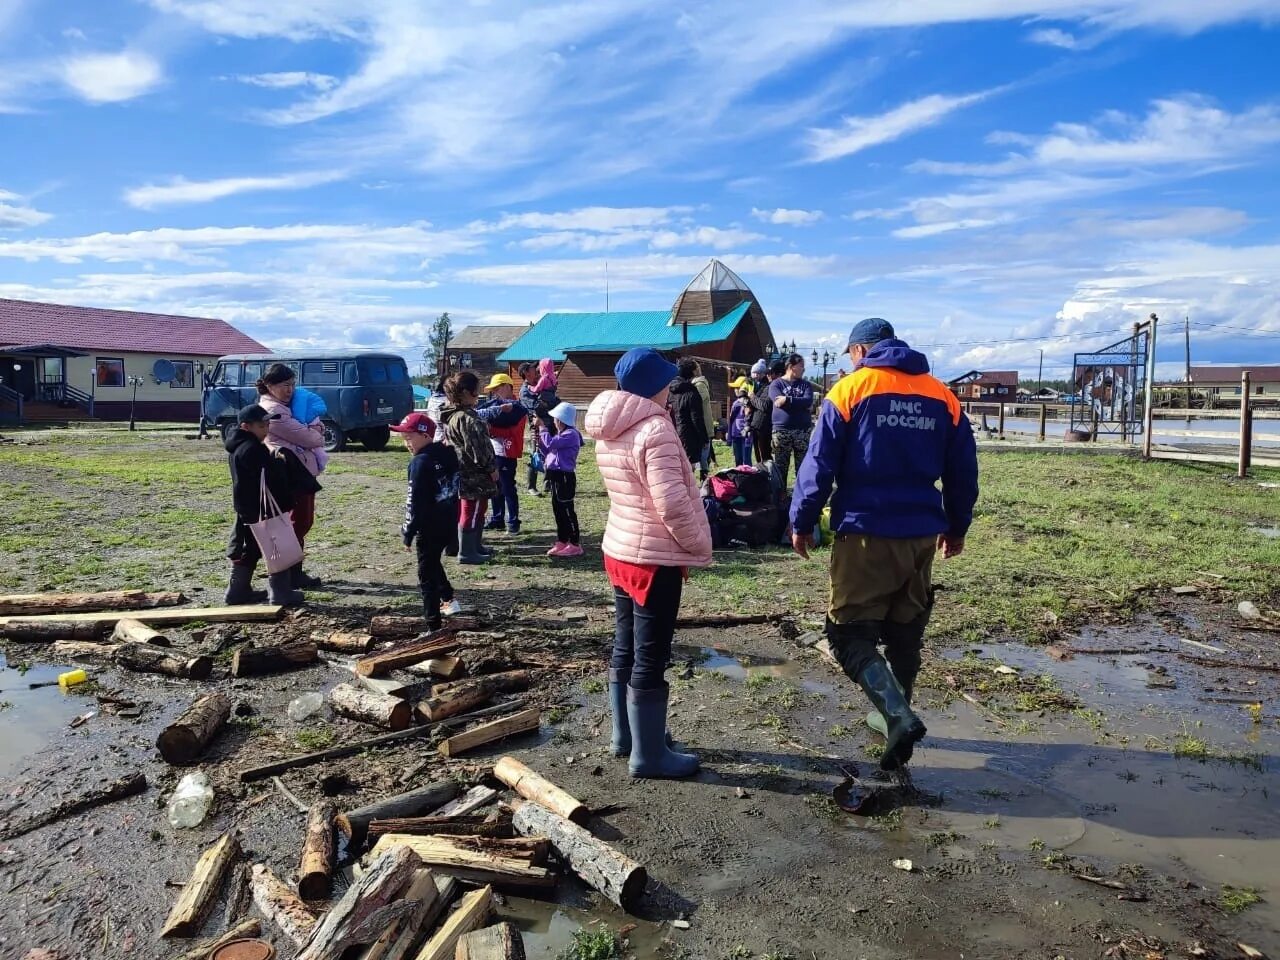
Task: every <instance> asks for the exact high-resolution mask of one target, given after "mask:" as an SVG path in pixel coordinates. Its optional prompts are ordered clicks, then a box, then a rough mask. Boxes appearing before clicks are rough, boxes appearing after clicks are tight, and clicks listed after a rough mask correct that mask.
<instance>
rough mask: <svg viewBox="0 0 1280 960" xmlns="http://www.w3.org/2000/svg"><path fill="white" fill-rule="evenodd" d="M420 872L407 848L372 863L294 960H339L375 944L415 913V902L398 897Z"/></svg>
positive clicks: (331, 910)
mask: <svg viewBox="0 0 1280 960" xmlns="http://www.w3.org/2000/svg"><path fill="white" fill-rule="evenodd" d="M421 869H422V862H421V861H420V860H419V859H418V857H417V854H415V853H414V852H413V851H412V850H410V849H408V848H406V847H397V848H396V849H394V850H389V851H388V852H387V853H386V854H385V855H384V856H381V857H379V858H378V859H376V860H374V861H373V863H371V864H370V865H369V869H368V870H366V871H365V872H364V875H363V876H362V877H360V879H359V880H357V881H356V882H355V883H353V884H351V886H350V887H348V888H347V892H346V893H344V894H343V895H342V899H340V900H339V901H338V902H337V903H335V904H334V905H333V906H332V907H331V908H330V909H329V912H328V913H326V914H325V915H324V919H323V920H321V921H320V922H319V923H318V924H317V925H316V928H315V929H314V930H312V931H311V936H310V937H308V938H307V942H306V943H305V944H303V946H302V949H301V950H299V951H298V955H297V958H296V960H339V958H340V957H341V956H342V955H343V954H344V953H345V952H346V951H347V948H348V947H353V946H359V945H360V944H365V943H372V942H373V941H375V940H377V939H378V937H380V936H381V935H382V934H383V933H384V932H385V931H386V929H387V927H389V926H390V925H391V924H392V923H395V922H397V921H399V920H401V919H403V918H405V917H407V916H409V915H410V914H412V913H413V912H414V911H415V910H416V909H417V907H418V901H416V900H402V899H400V895H401V894H402V893H403V892H404V891H405V888H406V887H408V886H409V884H410V883H412V881H413V876H414V874H415V873H416V872H417V871H418V870H421Z"/></svg>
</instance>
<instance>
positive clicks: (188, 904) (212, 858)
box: [160, 833, 240, 937]
mask: <svg viewBox="0 0 1280 960" xmlns="http://www.w3.org/2000/svg"><path fill="white" fill-rule="evenodd" d="M238 856H240V844H239V843H238V842H237V841H236V838H235V835H234V834H231V833H224V834H223V835H222V836H221V837H219V838H218V840H217V842H216V843H214V845H213V846H211V847H210V848H209V849H208V850H206V851H205V852H204V853H202V854H200V859H199V860H197V861H196V866H195V869H194V870H193V871H191V879H190V880H188V881H187V884H186V886H184V887H183V888H182V893H181V894H180V895H179V896H178V902H177V903H175V904H174V905H173V909H172V910H170V911H169V918H168V919H167V920H165V922H164V929H162V930H161V931H160V936H162V937H193V936H195V935H196V933H197V932H198V931H199V930H200V924H202V923H203V922H204V918H205V914H207V913H208V912H209V908H210V907H211V906H213V901H214V900H216V899H217V898H218V889H219V888H220V887H221V886H222V880H223V878H224V877H225V876H226V874H227V868H228V867H230V866H231V864H232V863H233V862H234V861H235V859H236V858H237V857H238Z"/></svg>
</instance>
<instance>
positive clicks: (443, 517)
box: [391, 412, 461, 630]
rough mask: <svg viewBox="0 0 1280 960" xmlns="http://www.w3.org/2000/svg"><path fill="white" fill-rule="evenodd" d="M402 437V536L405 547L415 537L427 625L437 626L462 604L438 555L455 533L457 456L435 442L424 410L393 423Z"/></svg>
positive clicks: (448, 448) (433, 423) (419, 584)
mask: <svg viewBox="0 0 1280 960" xmlns="http://www.w3.org/2000/svg"><path fill="white" fill-rule="evenodd" d="M391 429H392V430H393V431H394V432H395V433H398V434H400V435H401V436H402V437H403V438H404V445H405V446H406V447H408V448H409V452H410V453H412V454H413V458H412V459H411V460H410V461H409V495H408V498H407V500H406V501H405V508H404V526H403V527H401V528H400V535H401V536H402V537H403V538H404V546H405V549H406V550H408V549H409V548H410V547H412V546H413V540H414V538H415V537H417V540H418V587H419V589H420V590H422V606H423V609H424V616H425V617H426V620H427V628H428V629H429V630H438V629H440V626H441V616H442V615H445V614H448V615H450V616H452V615H453V614H455V613H458V612H459V610H460V609H461V607H460V606H459V605H458V601H457V600H455V599H454V598H453V585H452V584H450V583H449V578H448V576H447V575H446V574H445V572H444V564H443V563H441V561H440V558H441V556H442V555H443V554H444V550H445V547H446V546H448V545H449V544H450V543H451V542H453V543H456V542H457V538H458V455H457V454H456V453H455V452H454V450H453V448H452V447H450V446H446V445H445V444H443V443H433V442H432V441H433V440H434V438H435V435H436V425H435V422H434V421H433V420H432V419H431V418H430V417H428V416H427V415H426V414H425V413H417V412H415V413H411V414H409V415H408V416H407V417H405V418H404V420H402V421H401V422H400V423H398V424H396V425H395V426H394V427H392V428H391Z"/></svg>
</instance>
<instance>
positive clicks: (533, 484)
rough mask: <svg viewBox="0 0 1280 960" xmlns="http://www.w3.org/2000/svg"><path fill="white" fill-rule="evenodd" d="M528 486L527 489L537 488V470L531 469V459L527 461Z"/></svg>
mask: <svg viewBox="0 0 1280 960" xmlns="http://www.w3.org/2000/svg"><path fill="white" fill-rule="evenodd" d="M528 487H529V489H530V490H537V489H538V471H537V470H535V469H533V461H532V460H530V461H529V482H528Z"/></svg>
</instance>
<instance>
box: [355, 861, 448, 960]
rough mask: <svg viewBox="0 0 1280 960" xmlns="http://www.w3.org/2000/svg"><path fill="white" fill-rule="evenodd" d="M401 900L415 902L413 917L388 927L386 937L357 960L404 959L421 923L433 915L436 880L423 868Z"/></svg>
mask: <svg viewBox="0 0 1280 960" xmlns="http://www.w3.org/2000/svg"><path fill="white" fill-rule="evenodd" d="M404 899H406V900H416V901H418V906H417V907H416V908H415V909H414V911H413V913H411V914H409V915H408V916H407V917H404V918H403V919H401V920H400V921H399V922H397V923H393V924H391V925H390V926H389V927H387V930H386V932H385V933H383V934H382V936H380V937H379V938H378V939H377V940H375V941H374V942H373V943H371V944H369V947H368V948H367V949H366V950H365V951H364V953H362V954H360V960H397V958H401V957H404V955H405V954H407V953H408V952H409V949H410V948H411V947H412V946H413V945H414V943H416V942H417V940H418V937H419V935H420V934H421V932H422V924H423V921H425V920H426V919H427V917H428V916H429V915H430V914H431V913H432V912H433V910H434V908H435V906H436V901H437V900H439V899H440V892H439V891H438V890H437V889H436V879H435V876H434V875H433V874H432V873H431V871H430V870H428V869H427V868H426V867H423V868H422V869H421V870H418V871H417V872H416V873H414V875H413V879H412V880H411V881H410V882H409V887H408V889H407V890H405V893H404Z"/></svg>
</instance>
